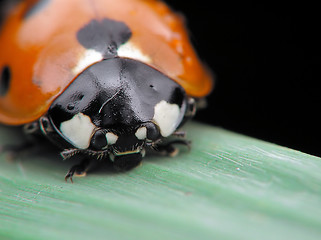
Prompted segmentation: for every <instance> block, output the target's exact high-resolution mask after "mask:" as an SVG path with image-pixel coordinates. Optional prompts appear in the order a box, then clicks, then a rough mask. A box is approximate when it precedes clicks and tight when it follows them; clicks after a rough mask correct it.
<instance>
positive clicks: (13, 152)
mask: <svg viewBox="0 0 321 240" xmlns="http://www.w3.org/2000/svg"><path fill="white" fill-rule="evenodd" d="M36 147H37V144H36V143H35V142H32V141H26V142H23V143H20V144H16V145H14V144H10V145H4V146H0V153H5V154H6V157H7V158H8V159H9V160H14V159H15V158H16V157H18V156H19V155H22V154H24V153H28V152H30V151H32V150H34V149H35V148H36Z"/></svg>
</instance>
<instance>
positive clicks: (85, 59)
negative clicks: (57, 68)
mask: <svg viewBox="0 0 321 240" xmlns="http://www.w3.org/2000/svg"><path fill="white" fill-rule="evenodd" d="M101 60H103V55H102V54H101V53H100V52H97V51H96V50H94V49H88V50H86V51H85V52H84V53H83V55H82V56H81V57H80V60H79V61H78V63H77V65H76V66H75V67H74V68H73V69H72V72H73V73H74V74H75V75H78V74H79V73H81V72H82V71H84V70H85V69H86V68H87V67H89V66H90V65H92V64H94V63H96V62H100V61H101Z"/></svg>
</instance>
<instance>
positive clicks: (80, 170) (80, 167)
mask: <svg viewBox="0 0 321 240" xmlns="http://www.w3.org/2000/svg"><path fill="white" fill-rule="evenodd" d="M90 163H91V160H89V159H88V158H85V159H83V160H82V161H81V162H80V163H79V164H76V165H74V166H72V167H71V168H70V169H69V171H68V173H67V174H66V176H65V181H66V182H67V180H68V179H70V181H71V182H72V183H74V181H73V179H72V178H73V176H74V175H76V176H79V177H84V176H86V173H87V171H88V170H89V166H90Z"/></svg>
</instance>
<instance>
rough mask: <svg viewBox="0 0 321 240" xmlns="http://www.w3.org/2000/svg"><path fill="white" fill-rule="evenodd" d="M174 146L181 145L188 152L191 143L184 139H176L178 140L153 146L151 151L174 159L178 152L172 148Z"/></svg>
mask: <svg viewBox="0 0 321 240" xmlns="http://www.w3.org/2000/svg"><path fill="white" fill-rule="evenodd" d="M176 144H181V145H184V146H187V147H188V149H189V150H190V148H191V141H188V140H185V139H178V140H173V141H171V142H168V143H165V144H157V145H154V146H153V149H154V150H156V151H157V152H159V153H160V154H162V155H166V156H170V157H175V156H176V155H177V154H178V152H179V150H178V148H176V147H175V146H174V145H176Z"/></svg>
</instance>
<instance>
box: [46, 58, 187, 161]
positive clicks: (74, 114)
mask: <svg viewBox="0 0 321 240" xmlns="http://www.w3.org/2000/svg"><path fill="white" fill-rule="evenodd" d="M186 106H187V103H186V95H185V91H184V89H183V88H182V87H181V86H180V85H179V84H177V83H176V82H174V81H173V80H171V79H170V78H168V77H167V76H165V75H164V74H162V73H161V72H159V71H157V70H156V69H154V68H152V67H150V66H148V65H146V64H144V63H142V62H139V61H136V60H130V59H124V58H113V59H108V60H103V61H101V62H99V63H96V64H94V65H92V66H90V67H89V68H87V69H86V70H85V71H84V72H82V73H81V74H80V75H79V76H78V77H77V78H76V79H75V80H74V81H73V82H72V83H71V84H70V86H69V87H68V88H67V89H66V90H65V91H64V92H63V93H62V94H61V95H60V96H59V97H58V98H57V99H56V100H55V101H54V102H53V104H52V105H51V107H50V109H49V112H48V115H49V119H50V121H51V123H52V125H53V126H54V128H55V129H56V131H57V132H58V133H59V134H60V136H61V137H62V139H64V141H65V142H66V143H69V145H70V144H71V145H72V146H74V147H75V148H78V149H88V150H90V151H96V152H99V151H106V152H108V154H109V155H110V158H111V159H112V160H114V161H115V164H116V161H117V164H120V165H121V164H122V163H121V162H123V161H129V159H133V162H135V161H136V162H137V161H140V160H141V158H142V156H143V155H144V149H145V147H146V145H151V144H152V143H154V142H155V141H158V140H159V139H161V138H165V137H168V136H170V135H171V134H172V133H173V132H174V131H175V130H176V129H177V128H178V127H179V126H180V124H181V123H182V120H183V118H184V115H185V111H186V109H187V107H186Z"/></svg>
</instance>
